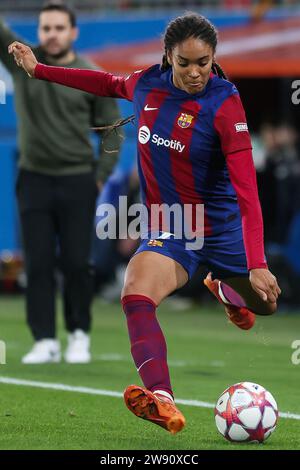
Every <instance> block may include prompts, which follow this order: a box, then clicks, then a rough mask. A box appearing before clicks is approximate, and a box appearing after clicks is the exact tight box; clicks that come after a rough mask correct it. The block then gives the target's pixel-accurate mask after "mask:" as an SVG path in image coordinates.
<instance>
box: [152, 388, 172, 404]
mask: <svg viewBox="0 0 300 470" xmlns="http://www.w3.org/2000/svg"><path fill="white" fill-rule="evenodd" d="M153 394H154V395H156V394H159V395H162V396H163V397H167V398H169V399H170V400H172V401H173V402H174V398H173V397H172V395H171V394H170V393H168V392H166V391H165V390H155V392H153Z"/></svg>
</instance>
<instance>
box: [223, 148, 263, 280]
mask: <svg viewBox="0 0 300 470" xmlns="http://www.w3.org/2000/svg"><path fill="white" fill-rule="evenodd" d="M226 163H227V167H228V171H229V176H230V180H231V182H232V185H233V187H234V189H235V191H236V194H237V199H238V204H239V207H240V211H241V218H242V230H243V240H244V245H245V251H246V258H247V267H248V270H249V271H250V270H251V269H256V268H267V267H268V266H267V263H266V259H265V254H264V235H263V219H262V213H261V206H260V202H259V197H258V191H257V183H256V171H255V167H254V163H253V158H252V152H251V150H249V149H248V150H242V151H239V152H234V153H230V154H228V155H227V156H226Z"/></svg>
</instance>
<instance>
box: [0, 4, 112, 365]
mask: <svg viewBox="0 0 300 470" xmlns="http://www.w3.org/2000/svg"><path fill="white" fill-rule="evenodd" d="M38 35H39V42H40V45H39V46H38V47H36V48H34V52H35V54H36V56H37V58H38V60H39V61H40V62H42V63H45V64H48V65H50V64H51V65H56V66H63V67H72V68H89V69H91V68H94V67H93V65H91V64H90V63H88V62H87V61H86V60H84V59H83V58H81V57H78V56H77V55H76V54H75V52H74V50H73V43H74V41H75V40H76V38H77V35H78V30H77V28H76V18H75V15H74V13H73V12H72V10H70V9H69V8H68V7H66V6H64V5H61V4H57V5H55V4H49V5H47V6H45V7H44V8H43V9H42V10H41V12H40V17H39V28H38ZM17 39H18V38H17V37H16V35H15V34H14V33H13V32H11V31H10V30H9V29H8V28H7V27H6V26H5V25H4V24H3V22H2V21H1V20H0V60H1V61H2V63H3V64H4V66H6V68H7V69H8V71H9V72H10V73H11V74H12V77H13V81H14V87H15V104H16V112H17V116H18V130H19V133H18V141H19V148H20V161H19V168H20V171H19V176H18V180H17V198H18V205H19V211H20V217H21V225H22V235H23V244H24V253H25V268H26V274H27V282H28V286H27V289H26V312H27V321H28V324H29V326H30V329H31V331H32V334H33V337H34V339H35V344H34V346H33V348H32V349H31V351H30V352H29V353H28V354H26V355H25V356H24V357H23V359H22V362H23V363H25V364H34V363H44V362H58V361H59V360H60V358H61V352H60V344H59V342H58V341H57V340H56V332H55V282H54V273H55V264H56V258H57V254H58V256H59V260H60V265H61V269H62V272H63V274H64V295H63V299H64V314H65V323H66V328H67V330H68V332H69V336H68V347H67V350H66V352H65V355H64V357H65V360H66V361H67V362H70V363H85V362H89V361H90V351H89V330H90V322H91V320H90V303H91V296H92V278H91V275H90V273H89V266H88V261H89V256H90V249H91V241H92V230H93V220H94V214H95V201H96V196H97V193H98V189H99V188H100V187H101V186H102V183H103V182H104V181H105V179H106V178H107V176H108V175H109V174H110V172H111V171H112V168H113V166H114V164H115V163H116V159H117V156H118V152H112V153H111V152H108V153H107V152H106V150H109V151H112V150H117V149H118V148H119V146H120V137H118V136H117V135H116V134H114V133H112V134H111V135H110V136H109V137H107V138H105V139H104V142H102V147H101V149H100V156H99V160H98V161H97V162H95V159H94V154H93V148H92V146H91V143H90V139H89V137H90V128H91V127H97V126H103V125H109V124H112V123H113V122H115V121H116V120H117V119H119V112H118V108H117V104H116V102H115V101H114V100H112V99H110V98H100V97H95V96H93V95H90V94H88V93H85V92H81V91H78V90H72V89H70V88H67V87H61V86H60V85H55V84H52V83H46V82H39V81H37V80H30V78H29V77H27V76H26V75H25V74H24V72H23V71H22V70H21V69H19V68H18V67H16V65H15V63H14V62H13V58H12V57H11V56H9V54H8V52H7V47H8V45H9V44H10V43H11V42H13V41H14V40H17Z"/></svg>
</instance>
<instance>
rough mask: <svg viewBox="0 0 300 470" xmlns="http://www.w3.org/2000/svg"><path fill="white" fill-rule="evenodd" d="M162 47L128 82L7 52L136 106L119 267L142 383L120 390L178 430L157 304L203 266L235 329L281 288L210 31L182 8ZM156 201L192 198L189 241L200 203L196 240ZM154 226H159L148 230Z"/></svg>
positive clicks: (50, 74)
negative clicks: (140, 211)
mask: <svg viewBox="0 0 300 470" xmlns="http://www.w3.org/2000/svg"><path fill="white" fill-rule="evenodd" d="M164 45H165V53H164V56H163V59H162V64H161V65H154V66H152V67H150V68H148V69H146V70H142V71H138V72H135V73H133V74H132V75H130V76H129V77H127V78H126V79H125V78H123V77H117V76H113V75H112V74H109V73H106V72H101V71H91V70H75V69H70V68H62V67H58V68H57V67H52V66H46V65H42V64H40V63H37V60H36V59H35V57H34V55H33V53H32V51H31V50H30V48H28V47H27V46H24V45H23V44H20V43H18V42H14V43H13V44H11V45H10V47H9V52H10V53H12V54H13V55H14V57H15V60H16V62H17V64H18V65H19V66H21V67H23V68H24V69H25V70H26V71H27V73H28V74H29V75H30V76H31V77H34V78H37V79H40V80H48V81H53V82H56V83H60V84H63V85H66V86H70V87H74V88H78V89H81V90H85V91H87V92H90V93H95V94H97V95H100V96H112V97H120V98H125V99H128V100H131V101H133V103H134V110H135V117H136V123H137V127H138V165H139V175H140V182H141V191H142V196H143V201H144V203H145V205H146V207H147V209H148V212H149V238H148V239H144V240H142V241H141V244H140V247H139V248H138V250H137V252H136V254H135V256H133V257H132V259H131V261H130V262H129V264H128V268H127V272H126V276H125V284H124V288H123V291H122V305H123V309H124V312H125V314H126V318H127V324H128V331H129V337H130V342H131V352H132V356H133V359H134V362H135V364H136V367H137V370H138V372H139V374H140V377H141V379H142V381H143V383H144V386H145V388H143V387H140V386H137V385H131V386H129V387H127V389H126V390H125V392H124V398H125V402H126V405H127V407H128V408H129V409H130V410H131V411H132V412H133V413H134V414H135V415H136V416H139V417H141V418H144V419H147V420H149V421H151V422H153V423H156V424H158V425H160V426H162V427H163V428H165V429H167V430H168V431H170V432H171V433H174V434H175V433H176V432H178V431H180V430H181V429H182V428H183V427H184V424H185V418H184V416H183V415H182V413H181V412H180V411H179V410H178V409H177V408H176V406H175V404H174V399H173V392H172V387H171V383H170V377H169V370H168V364H167V348H166V342H165V339H164V335H163V333H162V331H161V328H160V326H159V323H158V320H157V318H156V314H155V310H156V307H157V306H158V305H159V304H160V303H161V302H162V300H163V299H164V298H165V297H167V296H168V295H169V294H170V293H171V292H173V291H174V290H176V289H178V288H180V287H182V286H183V285H184V284H185V283H186V282H187V281H188V279H189V278H190V277H191V276H192V275H193V273H194V272H195V271H196V269H197V268H198V266H199V265H200V264H205V265H206V266H207V267H208V268H209V269H210V270H211V271H212V273H210V274H209V275H208V276H207V278H206V279H205V281H204V282H205V284H206V286H207V287H208V288H209V289H210V291H211V292H212V293H213V294H214V295H215V296H216V297H217V299H218V300H219V302H221V303H222V304H224V306H225V310H226V313H227V315H228V317H229V319H230V320H231V321H232V322H233V323H235V324H236V325H237V326H239V327H240V328H242V329H249V328H251V327H252V326H253V323H254V320H255V314H260V315H269V314H272V313H274V312H275V310H276V301H277V297H278V295H279V294H280V289H279V287H278V284H277V282H276V278H275V277H274V276H273V275H272V274H271V272H270V271H269V270H268V267H267V264H266V260H265V256H264V248H263V223H262V216H261V209H260V204H259V199H258V193H257V186H256V175H255V169H254V165H253V160H252V153H251V142H250V137H249V133H248V128H247V123H246V118H245V113H244V110H243V106H242V104H241V101H240V98H239V94H238V92H237V90H236V88H235V86H234V85H233V84H232V83H230V82H229V81H228V80H227V79H226V77H225V75H224V73H223V71H222V69H221V67H220V66H219V65H218V64H217V63H216V61H215V52H216V46H217V32H216V29H215V28H214V26H213V25H212V24H211V23H210V22H209V21H208V20H207V19H206V18H204V17H202V16H199V15H197V14H186V15H184V16H181V17H178V18H176V19H175V20H174V21H172V22H171V23H170V24H169V25H168V27H167V29H166V33H165V36H164ZM162 203H165V204H167V205H169V206H170V205H172V204H174V203H176V204H177V205H179V207H180V208H182V209H185V208H186V205H190V206H191V207H192V209H193V210H192V214H191V215H190V216H187V215H186V213H185V212H184V210H183V215H182V219H183V220H184V221H185V225H187V226H188V228H190V229H193V231H194V233H195V238H196V239H198V238H200V237H199V236H198V235H197V234H198V233H199V232H201V227H199V226H196V227H195V216H197V211H198V207H201V206H200V205H201V204H204V244H203V247H202V248H201V247H200V248H198V249H188V248H187V238H188V237H187V236H186V235H185V234H184V235H182V236H181V237H178V234H177V233H176V234H175V233H173V232H175V230H173V229H174V223H173V225H172V224H171V225H170V224H169V225H166V224H165V221H164V220H160V221H159V224H158V226H156V227H154V226H153V224H154V222H153V214H152V211H151V209H152V208H153V207H157V206H156V205H160V204H162ZM151 217H152V218H151ZM180 217H181V216H180ZM163 219H164V214H163ZM175 222H178V220H176V221H175ZM152 229H155V230H158V235H157V236H155V237H154V238H153V236H151V231H152ZM194 229H195V230H194ZM224 280H226V283H225V282H224Z"/></svg>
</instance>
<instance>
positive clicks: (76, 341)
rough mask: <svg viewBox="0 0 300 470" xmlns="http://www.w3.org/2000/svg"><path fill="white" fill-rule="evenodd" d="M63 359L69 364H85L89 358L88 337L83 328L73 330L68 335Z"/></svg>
mask: <svg viewBox="0 0 300 470" xmlns="http://www.w3.org/2000/svg"><path fill="white" fill-rule="evenodd" d="M64 357H65V361H66V362H68V363H69V364H86V363H88V362H90V360H91V354H90V337H89V335H88V334H87V333H85V332H84V331H83V330H75V331H74V332H73V333H70V334H69V336H68V347H67V350H66V352H65V355H64Z"/></svg>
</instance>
